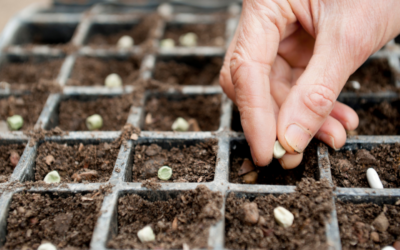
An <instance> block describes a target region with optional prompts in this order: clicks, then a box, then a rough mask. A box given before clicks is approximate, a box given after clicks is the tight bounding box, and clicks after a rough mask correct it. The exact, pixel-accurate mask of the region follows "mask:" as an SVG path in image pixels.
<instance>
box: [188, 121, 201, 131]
mask: <svg viewBox="0 0 400 250" xmlns="http://www.w3.org/2000/svg"><path fill="white" fill-rule="evenodd" d="M188 123H189V129H190V131H194V132H200V131H201V128H200V126H199V123H198V122H197V120H196V119H194V118H192V119H189V120H188Z"/></svg>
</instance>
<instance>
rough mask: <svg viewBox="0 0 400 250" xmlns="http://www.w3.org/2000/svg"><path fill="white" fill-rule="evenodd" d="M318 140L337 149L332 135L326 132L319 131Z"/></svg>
mask: <svg viewBox="0 0 400 250" xmlns="http://www.w3.org/2000/svg"><path fill="white" fill-rule="evenodd" d="M318 140H320V141H324V142H325V143H327V144H328V145H329V146H331V148H333V149H334V150H337V148H336V147H335V139H334V138H333V136H331V135H329V134H326V133H320V134H319V135H318Z"/></svg>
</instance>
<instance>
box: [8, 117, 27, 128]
mask: <svg viewBox="0 0 400 250" xmlns="http://www.w3.org/2000/svg"><path fill="white" fill-rule="evenodd" d="M7 123H8V126H9V127H10V129H11V130H18V129H20V128H22V126H23V125H24V119H23V118H22V116H20V115H13V116H10V117H8V118H7Z"/></svg>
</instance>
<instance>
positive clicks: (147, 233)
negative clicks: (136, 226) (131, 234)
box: [137, 226, 156, 243]
mask: <svg viewBox="0 0 400 250" xmlns="http://www.w3.org/2000/svg"><path fill="white" fill-rule="evenodd" d="M137 236H138V237H139V240H140V241H141V242H142V243H144V242H149V241H154V240H155V239H156V236H155V235H154V232H153V229H152V228H151V227H150V226H145V227H144V228H142V229H140V230H139V232H138V233H137Z"/></svg>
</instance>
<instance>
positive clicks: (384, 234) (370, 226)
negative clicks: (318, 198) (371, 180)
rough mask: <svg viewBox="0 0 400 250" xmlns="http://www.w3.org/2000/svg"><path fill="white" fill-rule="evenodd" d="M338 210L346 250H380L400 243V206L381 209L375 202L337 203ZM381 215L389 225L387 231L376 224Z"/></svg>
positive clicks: (382, 207)
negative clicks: (397, 242) (396, 242)
mask: <svg viewBox="0 0 400 250" xmlns="http://www.w3.org/2000/svg"><path fill="white" fill-rule="evenodd" d="M336 210H337V218H338V221H339V229H340V238H341V242H342V249H343V250H346V249H360V250H361V249H376V250H379V249H382V248H383V247H385V246H388V245H390V246H391V245H393V243H394V242H395V241H396V240H397V241H399V240H400V216H399V215H400V207H399V206H398V205H397V206H396V205H383V206H378V205H376V204H372V203H362V204H353V203H345V202H342V201H337V202H336ZM381 213H383V214H384V215H385V217H386V218H387V220H388V222H389V227H388V228H387V229H386V230H383V229H385V228H384V227H383V228H382V227H380V226H377V224H376V222H375V223H373V222H374V220H375V219H376V218H377V217H378V216H379V215H380V214H381ZM381 216H382V215H381ZM380 220H381V219H379V221H380ZM380 225H382V224H380ZM378 229H379V230H378ZM374 240H375V241H374Z"/></svg>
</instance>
